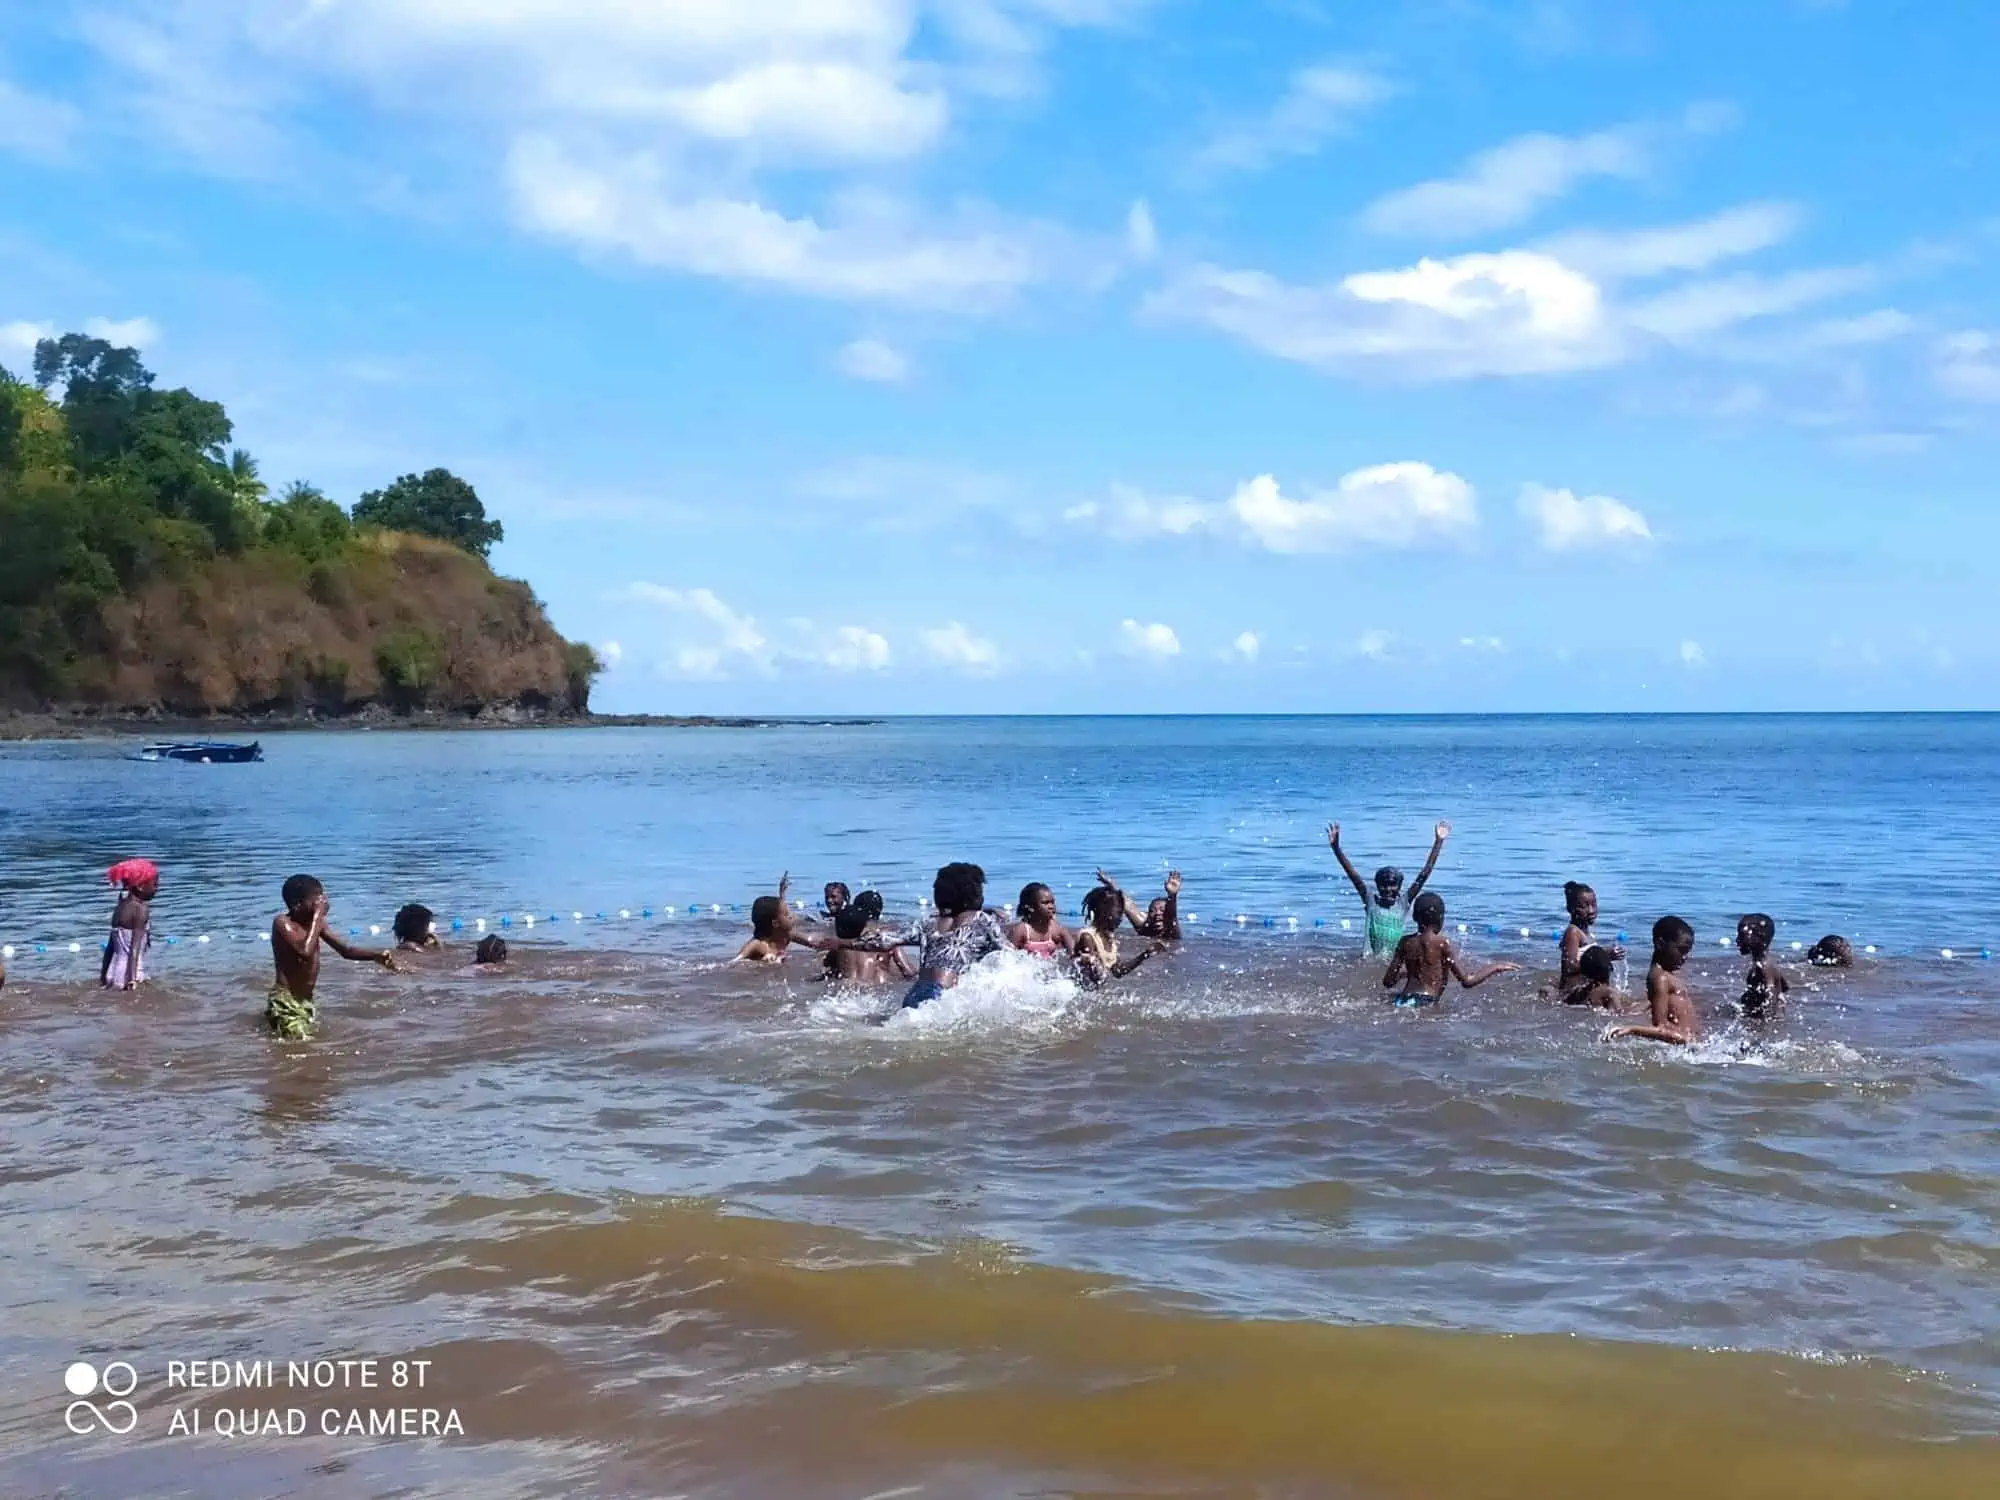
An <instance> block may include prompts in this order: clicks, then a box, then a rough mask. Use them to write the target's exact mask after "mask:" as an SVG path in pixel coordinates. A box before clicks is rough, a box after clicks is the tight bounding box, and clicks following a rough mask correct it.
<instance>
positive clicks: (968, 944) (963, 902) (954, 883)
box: [833, 862, 1008, 1010]
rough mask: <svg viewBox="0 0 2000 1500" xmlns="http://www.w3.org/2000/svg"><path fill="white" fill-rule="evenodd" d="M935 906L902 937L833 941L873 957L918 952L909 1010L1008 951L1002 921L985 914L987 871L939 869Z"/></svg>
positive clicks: (969, 867)
mask: <svg viewBox="0 0 2000 1500" xmlns="http://www.w3.org/2000/svg"><path fill="white" fill-rule="evenodd" d="M931 905H932V906H933V907H935V908H936V910H935V911H934V912H933V913H932V914H931V915H930V916H927V917H925V918H923V919H922V920H921V921H919V922H916V923H913V924H912V925H911V926H909V927H906V928H904V929H903V930H902V931H901V932H896V933H878V934H877V935H876V936H874V937H865V938H860V939H848V938H835V939H834V940H833V941H834V942H835V943H837V944H839V945H840V946H841V947H844V948H847V947H851V948H861V949H864V950H866V951H870V952H877V951H883V952H886V951H887V950H889V949H891V948H915V949H916V950H917V981H916V983H915V984H913V985H911V986H910V988H909V991H908V992H907V993H906V994H905V995H904V996H903V1003H902V1008H903V1009H905V1010H914V1009H915V1008H916V1007H917V1006H919V1005H924V1004H928V1003H929V1002H930V1001H932V1000H935V999H937V998H938V996H940V995H942V994H943V993H944V992H945V991H946V990H948V989H952V988H954V987H955V986H956V985H957V984H958V980H959V976H960V975H961V974H963V973H964V972H965V971H966V970H967V969H969V968H971V967H972V966H973V965H974V964H976V963H978V962H979V961H980V960H981V959H983V958H985V957H987V955H989V954H993V953H998V952H1000V951H1001V950H1002V949H1003V948H1005V947H1007V946H1008V944H1007V934H1006V932H1005V931H1004V930H1003V929H1002V928H1001V926H1000V919H999V918H998V917H996V916H994V915H993V913H992V912H990V911H988V910H986V872H985V871H984V870H982V869H980V868H979V866H978V865H974V864H966V863H963V862H956V863H953V864H948V865H945V866H944V867H943V868H941V869H940V870H939V871H938V872H937V878H936V879H934V880H933V881H932V882H931Z"/></svg>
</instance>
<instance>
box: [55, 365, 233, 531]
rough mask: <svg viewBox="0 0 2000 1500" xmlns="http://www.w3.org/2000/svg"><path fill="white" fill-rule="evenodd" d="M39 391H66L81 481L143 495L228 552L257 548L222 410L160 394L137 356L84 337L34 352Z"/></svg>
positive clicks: (191, 397) (178, 393)
mask: <svg viewBox="0 0 2000 1500" xmlns="http://www.w3.org/2000/svg"><path fill="white" fill-rule="evenodd" d="M35 384H36V385H37V386H39V387H40V388H41V389H42V390H43V391H44V392H47V391H49V389H50V388H51V387H52V386H56V385H60V386H61V387H62V405H61V410H62V415H63V424H64V427H65V429H66V431H67V433H68V440H69V450H70V460H71V462H72V463H74V464H75V466H76V471H77V473H78V474H80V475H82V476H83V477H85V478H87V479H96V480H103V481H105V482H107V483H112V484H119V485H124V486H127V487H130V488H133V489H136V490H138V491H142V492H144V493H145V494H146V495H148V496H150V498H151V501H152V504H153V506H154V508H156V509H157V510H158V511H159V512H160V513H161V514H162V515H164V516H169V517H173V518H176V519H179V520H186V521H192V522H194V523H195V524H196V525H198V526H200V527H202V528H203V529H204V530H205V531H207V532H208V534H209V536H210V537H211V538H212V539H213V541H214V543H215V545H216V546H217V547H220V548H222V549H223V550H225V551H235V550H237V549H238V548H240V547H242V546H244V545H245V544H246V543H248V542H250V541H252V540H254V536H253V535H252V534H250V533H248V532H247V531H246V527H245V518H244V517H243V516H241V515H240V514H239V513H238V511H237V509H236V495H235V490H234V487H233V485H232V483H231V480H230V474H229V469H228V466H227V463H226V461H225V458H224V455H225V453H226V451H227V449H228V446H229V437H230V433H231V431H232V430H233V429H232V427H231V425H230V421H229V414H228V413H227V412H225V411H224V410H223V409H222V405H221V403H220V402H216V401H204V400H202V399H201V398H200V397H199V396H196V395H195V394H194V393H193V392H192V391H188V390H171V391H157V390H154V389H153V372H152V371H151V370H148V369H147V368H146V367H145V366H144V365H143V364H141V363H140V362H139V354H138V351H137V350H134V349H121V348H117V347H115V346H113V345H111V344H109V343H107V342H105V341H104V340H103V339H94V338H86V337H85V336H84V335H82V334H80V333H66V334H64V335H63V336H62V337H61V338H59V339H43V340H42V341H41V342H40V343H39V344H37V345H36V346H35Z"/></svg>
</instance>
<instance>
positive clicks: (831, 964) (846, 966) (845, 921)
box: [826, 891, 917, 984]
mask: <svg viewBox="0 0 2000 1500" xmlns="http://www.w3.org/2000/svg"><path fill="white" fill-rule="evenodd" d="M871 897H872V898H873V899H872V900H871V899H870V898H871ZM881 915H882V898H881V897H880V896H878V895H876V894H875V892H873V891H863V892H862V893H861V894H860V895H859V896H856V897H855V898H854V900H853V902H852V903H851V904H848V905H844V906H842V907H841V908H840V910H839V911H837V912H835V913H834V914H833V935H834V936H835V937H836V938H840V939H844V940H848V941H854V940H859V939H864V938H866V937H868V936H869V935H870V933H871V931H872V930H873V928H874V926H875V923H876V921H877V919H879V918H880V917H881ZM916 977H917V971H916V970H915V969H912V968H911V967H910V962H909V960H908V959H906V958H904V957H903V954H902V950H901V949H899V948H890V949H888V950H887V951H886V952H875V953H871V952H870V951H869V950H867V949H866V948H849V947H845V946H841V947H834V948H829V949H828V950H827V954H826V978H827V980H828V981H829V982H830V983H837V984H881V983H883V982H884V981H886V980H890V979H914V978H916Z"/></svg>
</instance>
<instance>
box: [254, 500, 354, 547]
mask: <svg viewBox="0 0 2000 1500" xmlns="http://www.w3.org/2000/svg"><path fill="white" fill-rule="evenodd" d="M263 534H264V542H265V545H266V546H270V547H278V548H282V549H284V550H285V551H287V552H292V553H295V554H296V555H298V556H299V557H302V558H304V559H305V560H306V561H307V562H309V563H326V562H331V561H333V560H334V559H335V558H338V557H339V556H340V555H341V553H342V552H343V551H345V550H346V547H347V543H348V539H349V538H350V537H352V536H353V534H354V528H353V526H352V525H350V524H349V522H348V519H347V512H346V511H344V510H342V509H341V508H340V507H339V506H338V505H336V504H334V503H333V501H331V500H329V499H327V498H326V496H325V495H324V494H322V493H321V492H320V490H319V488H318V487H317V486H315V485H310V484H307V483H306V482H305V481H304V480H303V479H294V480H293V481H292V482H291V483H290V484H288V485H286V486H285V492H284V493H283V494H282V495H280V496H279V497H278V502H277V504H275V505H266V506H265V507H264V527H263Z"/></svg>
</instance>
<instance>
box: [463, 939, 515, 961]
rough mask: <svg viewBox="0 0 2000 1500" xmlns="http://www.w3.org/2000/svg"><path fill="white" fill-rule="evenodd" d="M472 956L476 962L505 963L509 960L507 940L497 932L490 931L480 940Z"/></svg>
mask: <svg viewBox="0 0 2000 1500" xmlns="http://www.w3.org/2000/svg"><path fill="white" fill-rule="evenodd" d="M472 957H473V960H474V962H476V963H482V964H504V963H505V962H507V940H506V939H505V938H503V937H501V936H500V934H498V933H497V932H489V933H487V934H486V936H485V937H483V938H481V939H480V940H479V946H478V947H477V948H476V949H474V950H473V954H472Z"/></svg>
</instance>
